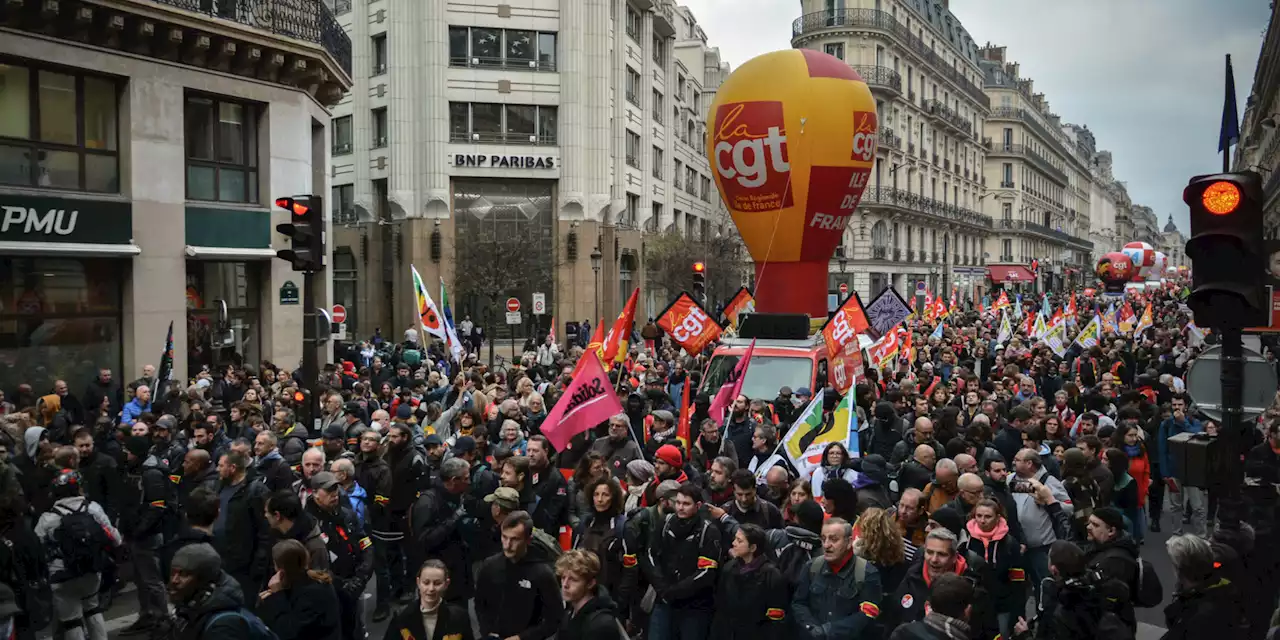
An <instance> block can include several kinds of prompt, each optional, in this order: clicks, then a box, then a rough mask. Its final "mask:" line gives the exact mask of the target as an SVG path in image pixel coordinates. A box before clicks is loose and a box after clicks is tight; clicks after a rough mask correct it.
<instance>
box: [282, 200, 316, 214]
mask: <svg viewBox="0 0 1280 640" xmlns="http://www.w3.org/2000/svg"><path fill="white" fill-rule="evenodd" d="M276 206H277V207H280V208H281V209H287V210H288V211H289V212H290V213H292V214H293V215H295V216H305V215H307V214H308V213H310V212H311V208H310V207H308V206H307V205H305V204H302V203H301V202H298V201H296V200H294V199H293V198H276Z"/></svg>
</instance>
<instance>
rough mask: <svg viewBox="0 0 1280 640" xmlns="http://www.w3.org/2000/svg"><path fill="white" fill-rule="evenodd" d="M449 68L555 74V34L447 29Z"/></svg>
mask: <svg viewBox="0 0 1280 640" xmlns="http://www.w3.org/2000/svg"><path fill="white" fill-rule="evenodd" d="M449 64H450V65H451V66H454V67H490V68H508V69H530V70H535V71H555V70H556V34H555V33H551V32H545V31H530V30H526V29H497V28H491V27H449Z"/></svg>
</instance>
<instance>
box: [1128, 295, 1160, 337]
mask: <svg viewBox="0 0 1280 640" xmlns="http://www.w3.org/2000/svg"><path fill="white" fill-rule="evenodd" d="M1153 326H1155V318H1154V316H1153V315H1152V314H1151V303H1149V302H1148V303H1147V308H1146V309H1143V310H1142V317H1141V318H1139V319H1138V326H1137V328H1136V329H1135V330H1134V332H1133V333H1134V335H1135V336H1140V335H1142V332H1143V331H1146V330H1147V329H1150V328H1151V327H1153Z"/></svg>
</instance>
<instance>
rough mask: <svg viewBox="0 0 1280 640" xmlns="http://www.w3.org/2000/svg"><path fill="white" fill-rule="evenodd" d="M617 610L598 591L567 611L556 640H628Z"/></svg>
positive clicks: (601, 589) (615, 606) (614, 605)
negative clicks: (573, 609)
mask: <svg viewBox="0 0 1280 640" xmlns="http://www.w3.org/2000/svg"><path fill="white" fill-rule="evenodd" d="M617 608H618V605H617V603H615V602H614V601H613V598H610V597H609V592H608V591H607V590H606V589H604V588H603V587H600V588H598V589H596V595H595V597H593V598H591V599H590V600H588V601H587V602H586V604H584V605H582V608H581V609H578V610H577V611H565V614H564V619H562V620H561V621H560V630H559V631H558V632H557V633H556V640H626V636H624V635H622V627H620V626H619V625H618V614H617ZM396 640H400V639H396ZM464 640H465V639H464Z"/></svg>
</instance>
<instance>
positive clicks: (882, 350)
mask: <svg viewBox="0 0 1280 640" xmlns="http://www.w3.org/2000/svg"><path fill="white" fill-rule="evenodd" d="M906 333H907V330H906V328H905V327H901V326H899V327H897V328H896V329H893V330H892V331H890V332H889V334H888V335H886V336H884V337H883V338H880V339H879V340H878V341H876V343H875V344H873V345H871V348H870V349H868V350H867V354H868V356H869V357H870V358H871V364H872V365H873V366H874V367H875V368H876V369H877V370H880V369H884V367H885V365H893V359H894V358H895V357H897V355H898V343H899V342H901V341H902V339H903V338H904V337H905V336H906Z"/></svg>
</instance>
